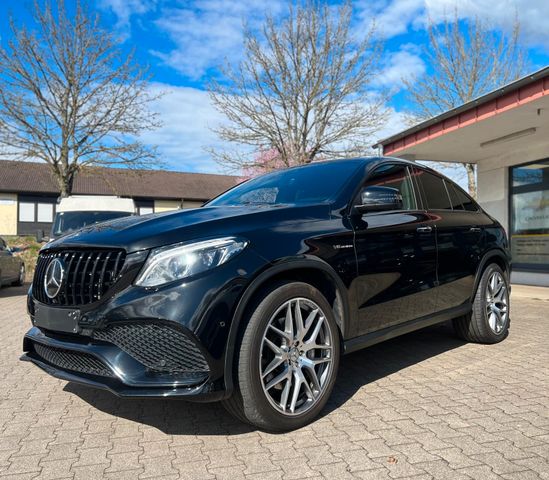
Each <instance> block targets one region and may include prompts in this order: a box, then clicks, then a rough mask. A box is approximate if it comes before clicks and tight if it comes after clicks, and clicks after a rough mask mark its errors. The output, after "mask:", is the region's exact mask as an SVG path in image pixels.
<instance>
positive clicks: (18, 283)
mask: <svg viewBox="0 0 549 480" xmlns="http://www.w3.org/2000/svg"><path fill="white" fill-rule="evenodd" d="M24 283H25V264H21V268H20V269H19V277H18V278H17V280H16V281H15V282H13V285H14V286H15V287H20V286H21V285H23V284H24Z"/></svg>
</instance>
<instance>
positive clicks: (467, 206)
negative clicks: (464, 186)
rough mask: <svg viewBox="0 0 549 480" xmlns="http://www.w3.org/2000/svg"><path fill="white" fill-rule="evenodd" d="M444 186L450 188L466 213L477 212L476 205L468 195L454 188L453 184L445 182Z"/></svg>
mask: <svg viewBox="0 0 549 480" xmlns="http://www.w3.org/2000/svg"><path fill="white" fill-rule="evenodd" d="M446 185H448V187H452V191H453V192H454V194H455V195H456V198H457V199H458V200H459V202H460V203H461V205H463V209H464V210H467V211H468V212H478V205H477V204H476V203H475V201H474V200H473V199H472V198H471V197H470V196H469V195H467V194H466V193H464V192H463V191H462V190H461V189H460V188H458V187H456V186H455V185H454V184H449V183H448V182H446Z"/></svg>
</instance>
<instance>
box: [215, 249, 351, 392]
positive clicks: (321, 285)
mask: <svg viewBox="0 0 549 480" xmlns="http://www.w3.org/2000/svg"><path fill="white" fill-rule="evenodd" d="M282 281H298V282H304V283H308V284H310V285H312V286H313V287H315V288H317V289H318V290H319V291H320V292H321V293H322V294H323V295H324V296H325V297H326V299H327V300H328V302H329V303H330V305H332V309H333V311H334V315H335V318H336V323H337V325H338V327H339V330H340V333H341V336H342V338H344V335H345V333H346V332H347V331H348V330H349V319H350V312H351V310H350V306H349V299H348V295H347V288H346V287H345V285H344V284H343V282H342V280H341V279H340V278H339V277H338V275H337V274H336V272H335V271H334V270H333V269H332V267H331V266H330V265H329V264H327V263H326V262H324V261H323V260H321V259H319V258H316V257H313V258H310V257H305V258H300V259H284V260H280V261H279V262H277V263H275V264H274V265H272V266H270V267H269V268H268V269H267V270H265V271H263V272H262V273H261V274H259V275H258V276H257V277H256V278H255V279H254V280H253V281H252V282H251V283H250V285H249V286H248V287H247V288H246V290H245V292H244V293H243V295H242V297H241V298H240V300H239V302H238V305H237V307H236V310H235V313H234V315H233V319H232V322H231V326H230V330H229V337H228V341H227V350H226V354H225V368H224V371H225V374H224V382H225V390H226V395H227V396H229V395H230V394H231V393H232V391H233V389H234V367H235V357H236V353H237V352H236V348H237V344H238V339H239V335H240V334H241V333H242V328H243V327H244V319H245V317H246V314H247V313H248V308H249V307H250V306H251V305H252V304H253V301H254V300H255V299H256V298H257V297H258V296H259V295H261V294H262V292H264V291H265V289H266V288H268V286H269V285H271V284H273V283H275V282H282Z"/></svg>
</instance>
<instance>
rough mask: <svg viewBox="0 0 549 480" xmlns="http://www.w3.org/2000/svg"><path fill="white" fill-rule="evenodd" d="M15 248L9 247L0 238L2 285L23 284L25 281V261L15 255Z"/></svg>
mask: <svg viewBox="0 0 549 480" xmlns="http://www.w3.org/2000/svg"><path fill="white" fill-rule="evenodd" d="M14 253H15V250H13V249H11V248H10V247H8V244H7V243H6V241H5V240H4V239H3V238H0V287H2V286H4V285H23V283H24V282H25V263H24V262H23V260H22V259H21V258H19V257H16V256H15V255H14Z"/></svg>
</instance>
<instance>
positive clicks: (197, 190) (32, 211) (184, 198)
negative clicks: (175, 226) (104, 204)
mask: <svg viewBox="0 0 549 480" xmlns="http://www.w3.org/2000/svg"><path fill="white" fill-rule="evenodd" d="M237 183H238V178H237V177H234V176H230V175H216V174H206V173H182V172H173V171H167V170H128V169H119V168H104V167H97V168H92V169H87V170H84V171H82V172H78V173H77V174H76V175H75V178H74V181H73V188H72V193H73V195H107V196H113V195H114V196H117V197H122V198H132V199H133V200H134V202H135V205H136V207H137V212H138V213H139V214H141V215H143V214H147V213H153V212H164V211H168V210H175V209H179V208H196V207H199V206H201V205H202V204H203V203H204V202H206V201H208V200H210V199H211V198H213V197H215V196H217V195H219V194H220V193H222V192H224V191H225V190H227V189H229V188H231V187H233V186H234V185H236V184H237ZM58 199H59V187H58V186H57V183H56V181H55V178H54V177H53V176H52V174H51V171H50V167H49V165H47V164H46V163H33V162H19V161H0V235H35V234H36V232H37V231H38V230H42V231H45V232H48V231H49V230H50V228H51V225H52V222H53V219H54V217H55V211H56V205H57V202H58Z"/></svg>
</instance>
